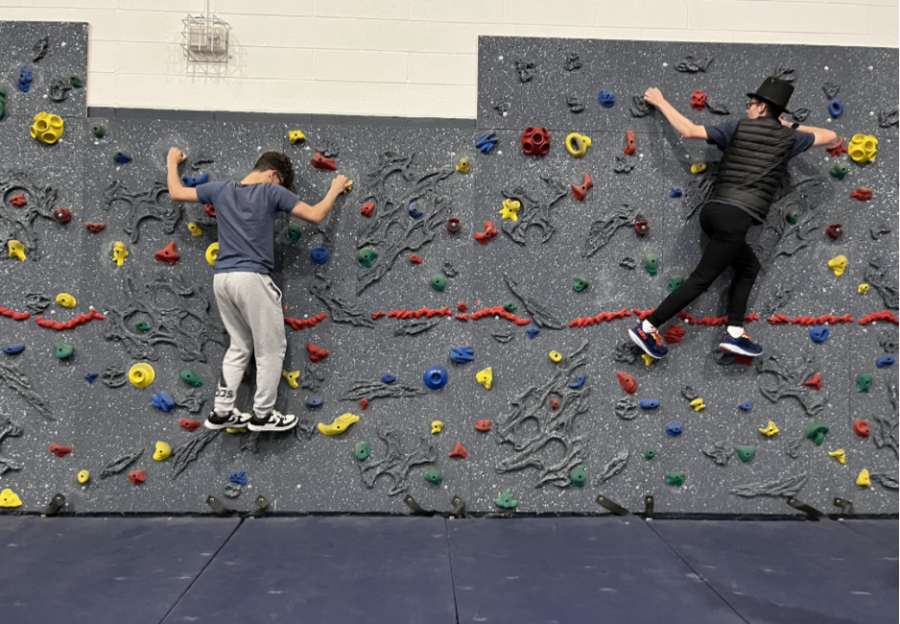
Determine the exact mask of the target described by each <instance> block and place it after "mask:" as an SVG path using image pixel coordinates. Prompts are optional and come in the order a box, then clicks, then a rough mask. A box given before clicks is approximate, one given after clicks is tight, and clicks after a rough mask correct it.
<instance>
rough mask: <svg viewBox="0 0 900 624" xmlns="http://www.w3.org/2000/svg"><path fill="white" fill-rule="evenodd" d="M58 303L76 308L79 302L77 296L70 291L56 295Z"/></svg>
mask: <svg viewBox="0 0 900 624" xmlns="http://www.w3.org/2000/svg"><path fill="white" fill-rule="evenodd" d="M56 303H58V304H59V305H61V306H62V307H64V308H74V307H75V304H76V303H77V302H76V301H75V297H73V296H72V295H70V294H69V293H59V294H58V295H56Z"/></svg>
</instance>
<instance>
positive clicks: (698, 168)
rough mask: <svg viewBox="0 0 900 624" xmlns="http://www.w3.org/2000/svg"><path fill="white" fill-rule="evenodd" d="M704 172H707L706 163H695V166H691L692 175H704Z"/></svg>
mask: <svg viewBox="0 0 900 624" xmlns="http://www.w3.org/2000/svg"><path fill="white" fill-rule="evenodd" d="M704 171H706V163H705V162H695V163H694V164H693V165H691V173H694V174H697V173H703V172H704Z"/></svg>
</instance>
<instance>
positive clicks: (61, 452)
mask: <svg viewBox="0 0 900 624" xmlns="http://www.w3.org/2000/svg"><path fill="white" fill-rule="evenodd" d="M50 452H51V453H53V454H54V455H56V456H57V457H65V456H66V455H68V454H69V453H71V452H72V447H71V446H63V445H62V444H51V445H50Z"/></svg>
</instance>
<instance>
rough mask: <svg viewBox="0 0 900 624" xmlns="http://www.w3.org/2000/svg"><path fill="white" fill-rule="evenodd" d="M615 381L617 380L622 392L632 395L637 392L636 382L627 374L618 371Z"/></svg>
mask: <svg viewBox="0 0 900 624" xmlns="http://www.w3.org/2000/svg"><path fill="white" fill-rule="evenodd" d="M616 379H618V380H619V383H620V384H621V385H622V390H624V391H625V392H627V393H628V394H634V393H635V392H637V388H638V386H637V381H635V379H634V377H632V376H631V375H629V374H628V373H623V372H622V371H619V372H617V373H616Z"/></svg>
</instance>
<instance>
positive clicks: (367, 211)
mask: <svg viewBox="0 0 900 624" xmlns="http://www.w3.org/2000/svg"><path fill="white" fill-rule="evenodd" d="M374 210H375V204H374V203H373V202H369V203H368V204H363V206H362V208H360V209H359V214H361V215H362V216H364V217H366V218H367V219H369V218H371V217H372V212H373V211H374Z"/></svg>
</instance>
